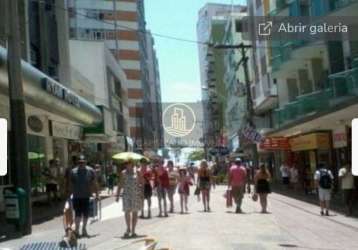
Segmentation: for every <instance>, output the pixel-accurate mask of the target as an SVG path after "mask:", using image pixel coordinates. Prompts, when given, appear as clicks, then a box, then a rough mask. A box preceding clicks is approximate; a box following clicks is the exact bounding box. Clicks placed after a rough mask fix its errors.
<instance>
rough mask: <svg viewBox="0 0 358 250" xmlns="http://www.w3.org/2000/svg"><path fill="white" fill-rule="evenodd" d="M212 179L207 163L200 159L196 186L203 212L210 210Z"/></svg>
mask: <svg viewBox="0 0 358 250" xmlns="http://www.w3.org/2000/svg"><path fill="white" fill-rule="evenodd" d="M211 181H212V175H211V171H210V170H209V167H208V163H207V162H206V161H202V162H201V163H200V168H199V171H198V187H199V189H200V192H201V194H202V200H203V205H204V212H210V186H211Z"/></svg>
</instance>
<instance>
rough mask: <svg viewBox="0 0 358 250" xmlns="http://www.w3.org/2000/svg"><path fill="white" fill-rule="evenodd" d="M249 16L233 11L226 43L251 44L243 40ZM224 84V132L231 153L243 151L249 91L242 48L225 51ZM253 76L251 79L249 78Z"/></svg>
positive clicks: (227, 24) (228, 23) (227, 27)
mask: <svg viewBox="0 0 358 250" xmlns="http://www.w3.org/2000/svg"><path fill="white" fill-rule="evenodd" d="M246 17H247V13H246V12H239V13H235V12H233V13H232V14H231V17H230V18H229V19H228V20H227V22H226V26H225V35H224V38H223V41H222V43H223V44H241V43H244V44H245V45H250V42H249V41H247V40H244V32H245V31H244V29H243V27H244V21H245V18H246ZM223 54H224V69H225V71H224V78H223V81H224V86H225V92H226V99H225V102H226V105H225V133H226V135H227V139H228V140H227V141H228V145H229V149H230V151H231V153H233V154H236V153H241V152H242V151H244V148H245V138H244V137H243V136H242V133H240V131H241V130H242V129H243V128H244V127H245V126H246V125H247V123H246V121H247V119H246V118H247V114H248V112H247V111H248V109H247V95H246V79H245V72H244V68H243V66H242V65H240V66H238V65H239V63H240V62H241V61H242V54H241V50H239V49H227V50H226V51H225V52H224V53H223ZM248 58H249V59H248V67H249V75H250V76H251V75H252V67H251V61H252V56H251V55H250V54H249V55H248ZM249 80H251V79H249Z"/></svg>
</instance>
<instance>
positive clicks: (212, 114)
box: [197, 3, 245, 152]
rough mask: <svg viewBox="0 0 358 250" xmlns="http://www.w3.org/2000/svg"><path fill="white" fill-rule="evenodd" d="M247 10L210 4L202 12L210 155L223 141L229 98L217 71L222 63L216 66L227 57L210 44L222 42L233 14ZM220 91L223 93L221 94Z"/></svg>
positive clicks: (200, 23) (205, 128)
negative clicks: (226, 105) (225, 110)
mask: <svg viewBox="0 0 358 250" xmlns="http://www.w3.org/2000/svg"><path fill="white" fill-rule="evenodd" d="M244 9H245V6H241V5H234V6H232V5H227V4H213V3H208V4H206V5H205V6H204V7H203V8H201V9H200V11H199V13H198V21H197V38H198V41H199V42H200V44H199V46H198V52H199V66H200V77H201V87H202V102H203V132H204V133H203V134H204V135H203V137H204V138H203V139H204V145H205V149H206V152H207V151H208V150H207V149H208V148H209V147H214V146H216V145H217V144H219V141H222V132H223V131H222V129H221V128H222V125H223V122H222V121H223V112H222V111H223V106H222V105H223V102H222V100H223V99H225V98H224V96H223V93H224V92H223V91H222V90H223V81H222V75H223V70H222V69H221V70H219V72H218V71H216V72H215V70H214V68H215V66H216V67H219V68H220V67H222V65H221V66H220V64H219V63H215V61H216V62H218V61H217V60H215V59H219V57H220V58H221V59H220V60H222V59H223V58H222V57H221V55H220V54H219V53H216V52H214V51H213V50H211V49H210V48H209V46H207V44H206V43H209V42H215V43H220V42H221V41H222V38H223V34H224V30H225V24H226V21H227V20H228V18H229V17H230V14H231V13H232V12H241V11H242V10H244ZM213 28H215V30H216V31H218V32H215V33H216V34H214V33H213V32H212V31H213ZM217 74H218V75H217ZM218 90H219V92H220V93H217V91H218ZM219 99H220V100H221V101H220V100H219ZM220 106H221V107H220Z"/></svg>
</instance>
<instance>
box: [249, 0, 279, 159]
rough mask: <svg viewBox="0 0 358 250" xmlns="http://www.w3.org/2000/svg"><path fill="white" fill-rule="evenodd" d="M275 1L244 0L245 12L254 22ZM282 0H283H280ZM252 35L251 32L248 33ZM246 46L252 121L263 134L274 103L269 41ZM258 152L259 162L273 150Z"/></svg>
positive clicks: (270, 120) (270, 121)
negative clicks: (249, 63) (245, 2)
mask: <svg viewBox="0 0 358 250" xmlns="http://www.w3.org/2000/svg"><path fill="white" fill-rule="evenodd" d="M273 2H275V1H247V5H248V16H249V18H251V21H252V23H254V22H257V20H258V18H255V17H260V16H268V15H269V12H270V8H272V3H273ZM281 2H283V1H281ZM252 35H254V34H252ZM251 44H252V49H251V50H250V54H251V55H250V56H251V58H252V60H251V67H252V69H253V74H252V75H251V76H250V78H251V79H250V80H251V81H252V84H251V96H252V99H253V100H252V101H253V105H254V112H255V119H254V122H255V125H256V129H257V131H258V132H260V133H261V134H265V133H267V132H269V131H270V130H272V128H273V125H274V124H273V116H274V112H273V111H274V109H276V108H277V105H278V95H277V78H275V77H273V76H272V70H271V69H272V65H271V45H272V43H271V42H270V41H264V40H256V39H255V40H253V41H252V43H251ZM259 155H260V157H261V160H262V161H263V162H269V165H270V166H271V165H272V164H273V160H274V159H273V158H274V157H273V152H272V151H270V150H262V149H260V148H259Z"/></svg>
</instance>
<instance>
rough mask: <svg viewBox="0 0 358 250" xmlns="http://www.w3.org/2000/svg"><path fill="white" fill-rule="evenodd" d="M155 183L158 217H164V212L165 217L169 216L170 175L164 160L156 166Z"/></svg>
mask: <svg viewBox="0 0 358 250" xmlns="http://www.w3.org/2000/svg"><path fill="white" fill-rule="evenodd" d="M155 183H156V189H157V195H158V204H159V215H158V217H163V213H164V217H168V210H167V194H168V189H169V175H168V171H167V170H166V169H165V168H164V166H163V162H162V161H161V162H160V163H159V165H157V166H156V168H155Z"/></svg>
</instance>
